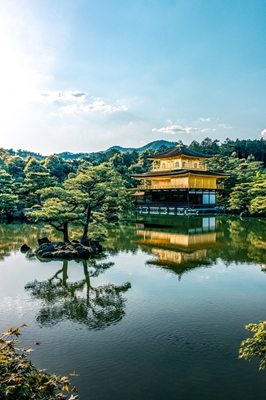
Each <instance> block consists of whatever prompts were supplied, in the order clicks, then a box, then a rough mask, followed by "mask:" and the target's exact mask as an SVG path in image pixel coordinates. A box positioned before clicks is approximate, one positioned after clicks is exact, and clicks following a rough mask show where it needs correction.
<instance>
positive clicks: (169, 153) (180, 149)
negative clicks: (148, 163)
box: [148, 145, 213, 160]
mask: <svg viewBox="0 0 266 400" xmlns="http://www.w3.org/2000/svg"><path fill="white" fill-rule="evenodd" d="M182 154H184V155H186V156H189V157H200V158H211V157H213V156H212V155H210V154H203V153H199V152H198V151H193V150H189V149H187V148H186V147H185V146H179V145H178V146H176V147H174V148H173V149H170V150H166V151H164V152H163V153H159V154H156V155H154V156H150V157H148V158H149V159H150V160H155V159H158V158H170V157H176V156H179V155H182Z"/></svg>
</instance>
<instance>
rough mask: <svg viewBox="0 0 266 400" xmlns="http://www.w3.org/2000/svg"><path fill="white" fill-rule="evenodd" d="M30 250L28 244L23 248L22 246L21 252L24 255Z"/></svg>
mask: <svg viewBox="0 0 266 400" xmlns="http://www.w3.org/2000/svg"><path fill="white" fill-rule="evenodd" d="M28 250H30V247H29V246H28V245H27V244H25V243H24V244H23V245H22V246H21V248H20V251H21V252H22V253H26V252H27V251H28Z"/></svg>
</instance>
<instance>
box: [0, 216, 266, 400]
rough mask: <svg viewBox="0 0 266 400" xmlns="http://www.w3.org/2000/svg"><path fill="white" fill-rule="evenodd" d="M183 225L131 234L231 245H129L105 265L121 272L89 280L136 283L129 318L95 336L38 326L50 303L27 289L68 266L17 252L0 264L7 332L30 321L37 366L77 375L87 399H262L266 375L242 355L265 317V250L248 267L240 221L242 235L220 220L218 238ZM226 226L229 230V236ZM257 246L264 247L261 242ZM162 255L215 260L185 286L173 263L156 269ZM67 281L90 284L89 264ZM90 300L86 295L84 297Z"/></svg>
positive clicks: (68, 324) (26, 335) (67, 325)
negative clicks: (249, 329)
mask: <svg viewBox="0 0 266 400" xmlns="http://www.w3.org/2000/svg"><path fill="white" fill-rule="evenodd" d="M181 222H182V224H181ZM181 222H180V224H181V225H182V226H181V232H179V233H178V232H176V231H175V228H174V227H171V228H170V229H169V230H168V231H167V230H165V229H164V228H162V227H160V226H159V227H158V226H156V227H155V228H154V227H152V226H148V227H145V224H144V226H143V224H142V226H139V227H138V228H136V229H135V231H134V232H135V233H134V232H133V233H132V238H131V241H132V242H134V241H136V240H140V239H143V236H141V235H137V229H139V230H143V229H144V230H146V229H147V230H148V231H150V232H154V234H155V236H156V232H159V233H160V234H161V233H163V234H164V233H167V234H168V233H169V232H170V234H171V233H172V234H174V235H178V234H179V235H181V236H182V235H183V236H186V231H187V230H188V229H197V231H194V232H193V231H189V233H188V234H187V235H189V236H192V237H193V235H196V236H197V235H203V237H204V238H205V239H206V238H207V236H208V235H209V234H210V236H208V237H209V238H210V237H212V238H213V234H216V244H217V242H218V243H222V244H223V246H214V247H213V244H215V241H214V242H213V241H209V246H206V244H207V243H206V241H205V242H204V243H203V242H201V245H202V246H201V248H197V249H195V248H193V249H192V250H191V249H189V246H188V244H187V245H186V246H184V245H183V246H181V247H178V249H176V250H175V249H173V248H171V249H168V248H162V249H161V248H160V247H159V246H145V245H144V244H136V245H135V246H136V248H137V250H136V251H135V250H134V251H135V253H134V254H133V253H132V252H131V251H128V249H127V244H126V243H127V242H124V243H123V246H124V250H123V251H120V252H119V253H116V254H114V255H112V256H109V257H107V259H106V261H107V262H113V263H114V265H113V266H112V267H110V268H108V269H106V270H104V272H103V273H101V274H99V275H98V276H95V277H92V276H91V277H90V283H91V285H92V286H93V287H96V288H97V287H101V286H103V285H108V284H112V285H117V286H119V285H122V284H123V283H124V282H130V284H131V288H130V289H129V290H127V291H126V292H125V293H123V296H124V298H125V300H126V302H125V309H124V311H125V314H124V316H123V318H122V319H121V320H119V322H118V323H116V324H112V325H110V326H107V327H106V328H105V329H102V330H93V329H92V330H89V329H88V328H87V327H86V326H85V325H83V324H79V323H75V322H73V321H70V320H62V321H60V322H59V323H57V324H56V325H53V326H40V325H39V324H37V323H36V316H37V315H38V313H39V311H40V309H41V307H43V304H44V303H43V301H41V300H38V299H36V298H33V297H31V295H30V293H29V292H26V291H25V289H24V287H25V285H27V284H28V283H29V282H33V281H34V280H35V279H37V281H38V282H44V281H47V280H49V279H51V278H52V277H53V276H54V275H55V273H56V272H57V271H58V270H60V268H62V262H61V261H51V262H47V263H40V262H38V261H37V260H35V261H34V260H31V261H30V260H28V259H27V258H25V255H23V254H21V253H20V252H16V253H12V255H11V256H8V257H6V258H5V261H4V262H1V263H0V276H1V279H0V328H1V330H4V329H5V328H6V327H7V326H18V325H20V324H22V323H23V322H25V323H26V324H27V325H28V327H27V328H25V330H24V331H23V336H22V340H24V342H26V344H27V345H30V344H31V345H32V344H33V343H34V342H35V341H40V342H41V345H40V346H38V347H37V348H35V351H34V352H33V353H32V355H31V357H32V359H33V361H34V362H35V363H37V365H38V366H39V367H40V368H48V369H49V370H51V371H54V372H58V373H60V374H67V373H69V372H71V371H73V370H75V371H77V372H78V374H79V376H78V377H77V378H75V379H74V384H75V385H76V386H78V387H79V388H80V392H81V395H82V398H85V399H86V398H87V395H88V393H89V394H90V397H91V398H93V399H99V400H100V399H107V398H108V399H116V400H120V399H121V400H122V399H123V400H124V399H125V398H126V399H130V400H131V399H132V400H133V399H134V400H135V399H136V398H138V399H140V400H142V399H143V400H144V399H145V400H147V399H148V400H154V399H155V400H157V399H158V400H159V399H160V400H161V399H162V398H167V399H171V400H172V399H173V400H176V398H177V393H178V399H180V400H185V399H186V400H187V399H192V398H196V399H197V400H198V399H199V400H206V399H212V398H213V393H215V399H218V400H222V399H223V400H224V398H226V399H230V400H235V399H241V400H250V399H252V398H256V399H259V400H262V399H263V398H264V393H265V390H266V381H265V375H264V374H263V373H259V372H258V371H257V367H258V365H257V364H256V362H252V363H245V362H244V361H243V360H238V358H237V354H238V348H239V344H240V342H241V340H242V339H244V338H245V337H246V336H247V333H246V331H245V330H244V325H245V324H247V323H249V322H257V321H259V320H263V319H266V312H265V302H266V274H265V273H262V272H261V261H260V262H257V261H259V260H261V257H262V256H261V255H262V254H264V253H263V252H262V250H260V251H261V252H256V257H258V259H257V258H256V260H257V261H256V262H254V263H252V262H251V261H250V257H251V256H250V253H248V252H247V250H246V249H247V246H249V242H247V241H246V242H245V243H241V240H240V237H241V235H240V236H239V233H237V235H236V234H235V232H236V231H237V232H239V231H241V229H242V228H243V225H240V224H239V222H238V221H232V222H230V227H231V228H232V226H233V228H234V230H232V229H231V230H230V231H229V230H228V231H224V230H223V227H224V226H223V224H224V223H219V224H218V225H217V226H216V230H215V231H214V230H213V225H212V224H208V229H209V230H208V231H206V230H205V228H204V230H203V229H202V231H201V232H200V231H199V229H200V226H197V225H198V222H197V221H194V222H193V224H194V226H192V227H191V226H189V225H188V224H187V221H186V220H184V221H181ZM228 224H229V222H228V223H226V224H225V225H226V227H227V229H228ZM221 225H222V228H221ZM202 227H203V226H202ZM248 227H249V230H248V231H247V229H244V233H245V235H246V234H247V232H248V234H250V233H252V235H253V234H254V233H256V232H257V233H256V234H257V235H258V234H260V232H259V231H258V229H257V225H256V227H255V225H254V227H252V225H251V224H250V225H248ZM240 228H241V229H240ZM244 228H246V225H244ZM255 228H256V229H255ZM230 235H231V236H230ZM246 237H247V236H245V238H246ZM116 239H117V234H116V232H114V240H116ZM261 239H263V240H264V237H263V236H262V238H261ZM110 240H111V238H110ZM252 240H254V235H253V236H252ZM188 242H189V241H188V240H187V241H186V243H188ZM194 242H195V241H194ZM228 243H230V246H228ZM253 243H254V241H253ZM260 243H261V242H260ZM129 246H133V245H132V243H130V244H129ZM174 246H177V241H176V240H175V241H174ZM241 246H243V249H244V250H243V249H242V250H241ZM166 247H167V246H166ZM238 247H240V250H239V251H240V253H241V257H243V258H245V259H246V261H244V262H241V261H240V260H239V259H238V258H237V257H239V253H238ZM133 248H134V246H133ZM253 249H255V250H256V249H257V248H256V247H255V246H254V245H253ZM161 250H162V251H164V252H168V251H170V252H175V251H176V252H177V253H182V254H185V255H188V257H190V256H192V257H193V254H198V255H199V254H200V255H201V257H202V258H203V259H204V257H205V254H206V255H207V256H208V254H209V253H211V257H210V259H211V262H210V264H208V265H207V266H204V265H203V266H202V264H201V263H198V268H188V269H187V270H186V271H185V273H184V274H183V275H182V279H181V280H178V276H179V275H178V274H177V273H176V270H175V269H174V268H172V266H170V267H171V268H168V269H164V268H162V267H161V266H160V265H153V264H149V263H148V262H149V261H150V260H152V259H154V257H155V256H156V257H158V254H155V253H156V251H159V252H160V251H161ZM153 251H154V252H155V253H153ZM228 251H231V253H230V257H229V256H228V259H226V260H225V261H224V260H223V258H222V257H224V258H225V256H226V254H227V253H226V252H228ZM252 254H253V253H252ZM234 256H235V257H236V259H237V260H236V261H233V258H234ZM180 260H181V263H182V259H180ZM67 275H68V279H67V281H68V282H69V283H71V282H78V281H82V280H83V279H84V271H83V266H82V264H78V263H76V262H74V261H73V262H72V261H71V262H69V263H68V269H67ZM85 295H86V290H85V291H84V288H83V290H82V292H81V296H85ZM24 342H23V343H24ZM177 377H178V379H177ZM192 382H193V384H192ZM251 382H252V384H251Z"/></svg>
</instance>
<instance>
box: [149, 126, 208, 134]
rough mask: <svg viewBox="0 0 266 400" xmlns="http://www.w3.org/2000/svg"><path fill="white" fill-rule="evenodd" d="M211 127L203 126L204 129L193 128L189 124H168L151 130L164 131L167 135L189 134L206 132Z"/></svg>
mask: <svg viewBox="0 0 266 400" xmlns="http://www.w3.org/2000/svg"><path fill="white" fill-rule="evenodd" d="M210 130H211V129H209V128H204V129H199V128H194V127H191V126H186V127H182V126H180V125H169V126H165V127H162V128H159V129H157V128H153V129H152V132H159V133H165V134H169V135H175V134H189V135H197V134H200V133H204V132H208V131H210Z"/></svg>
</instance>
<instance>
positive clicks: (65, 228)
mask: <svg viewBox="0 0 266 400" xmlns="http://www.w3.org/2000/svg"><path fill="white" fill-rule="evenodd" d="M62 231H63V237H64V242H66V243H68V242H69V237H68V223H67V222H64V224H63V230H62Z"/></svg>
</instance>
